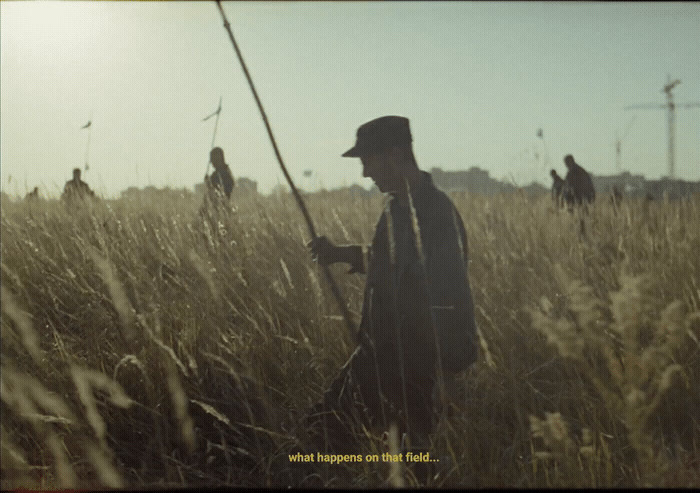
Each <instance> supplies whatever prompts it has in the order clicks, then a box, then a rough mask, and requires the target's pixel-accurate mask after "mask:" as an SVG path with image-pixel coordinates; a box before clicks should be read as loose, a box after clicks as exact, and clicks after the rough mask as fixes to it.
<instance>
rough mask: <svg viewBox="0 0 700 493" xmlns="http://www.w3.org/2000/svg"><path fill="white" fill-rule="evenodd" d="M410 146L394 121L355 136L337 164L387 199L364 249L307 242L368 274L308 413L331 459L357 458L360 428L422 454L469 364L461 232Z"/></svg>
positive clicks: (319, 253) (471, 350) (470, 330)
mask: <svg viewBox="0 0 700 493" xmlns="http://www.w3.org/2000/svg"><path fill="white" fill-rule="evenodd" d="M412 140H413V139H412V137H411V131H410V129H409V122H408V119H406V118H403V117H398V116H385V117H381V118H378V119H376V120H372V121H370V122H368V123H365V124H364V125H362V126H361V127H360V128H359V129H358V130H357V142H356V144H355V146H354V147H353V148H352V149H350V150H349V151H347V152H346V153H345V154H343V156H345V157H358V158H360V161H361V162H362V167H363V176H365V177H369V178H372V180H374V182H375V183H376V185H377V187H378V188H379V190H380V191H382V192H384V193H389V194H390V195H391V199H390V200H389V202H388V205H387V206H386V208H385V210H384V212H383V213H382V215H381V217H380V219H379V223H378V224H377V227H376V231H375V235H374V240H373V241H372V245H371V246H370V247H369V248H367V247H363V246H360V245H345V246H337V245H334V244H333V243H331V241H329V240H328V239H327V238H326V237H324V236H321V237H319V238H317V239H316V240H314V241H312V242H311V243H310V246H311V251H312V255H313V257H314V258H315V259H316V260H317V261H318V262H319V263H321V264H326V265H328V264H333V263H336V262H345V263H348V264H350V266H351V269H350V271H349V272H351V273H352V272H357V273H367V282H366V286H365V291H364V303H363V306H362V320H361V322H360V331H359V341H360V342H359V344H358V346H357V348H356V350H355V352H354V353H353V354H352V356H351V357H350V359H349V360H348V362H347V363H346V364H345V365H344V366H343V368H342V369H341V371H340V374H339V375H338V376H337V378H336V379H335V380H334V381H333V382H332V384H331V386H330V388H329V389H328V390H327V391H326V392H325V394H324V397H323V401H322V402H321V403H319V404H318V405H317V406H315V408H314V409H313V410H312V413H311V415H310V422H311V423H312V424H313V423H314V418H316V420H317V421H316V422H315V424H316V426H315V429H314V426H311V428H312V430H313V431H312V433H317V435H318V437H317V438H320V442H321V445H320V446H321V447H322V448H324V449H325V450H333V451H335V453H339V452H340V451H348V453H357V447H356V446H355V445H354V444H356V443H357V442H355V441H354V436H356V434H357V432H358V430H362V426H363V425H364V426H365V427H367V429H374V430H375V431H380V432H381V431H386V430H387V429H388V428H389V426H390V424H391V423H392V422H393V423H397V425H398V426H399V430H400V432H401V433H402V434H403V433H406V435H405V437H407V438H408V440H409V445H410V447H411V449H413V451H416V450H426V449H427V447H428V445H429V441H428V434H429V433H431V432H432V430H433V428H434V425H435V421H436V419H435V418H436V409H435V408H436V402H435V401H434V399H435V396H436V394H438V391H439V389H440V388H444V387H441V384H443V383H444V381H445V379H450V378H451V377H452V376H454V375H455V374H456V373H457V372H460V371H462V370H466V369H467V368H468V367H469V366H470V365H471V364H472V363H473V362H474V361H475V360H476V356H477V346H476V343H475V338H476V335H475V334H476V325H475V321H474V306H473V302H472V296H471V290H470V286H469V280H468V277H467V238H466V233H465V230H464V225H463V223H462V219H461V217H460V215H459V213H458V212H457V210H456V208H455V207H454V205H453V204H452V202H451V201H450V199H449V198H448V197H447V196H446V195H445V194H444V193H443V192H441V191H439V190H438V189H437V188H436V187H435V185H434V184H433V181H432V178H431V176H430V174H428V173H426V172H424V171H421V170H420V169H418V166H417V163H416V160H415V157H414V154H413V149H412ZM319 424H320V428H321V429H320V430H318V428H319V426H318V425H319ZM353 429H354V430H355V433H353ZM359 433H360V434H361V433H362V432H361V431H359ZM400 436H401V435H400Z"/></svg>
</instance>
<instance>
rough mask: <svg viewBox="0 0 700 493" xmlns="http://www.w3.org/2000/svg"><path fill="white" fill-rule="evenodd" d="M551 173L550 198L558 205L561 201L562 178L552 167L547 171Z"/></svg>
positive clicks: (562, 190)
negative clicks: (552, 181)
mask: <svg viewBox="0 0 700 493" xmlns="http://www.w3.org/2000/svg"><path fill="white" fill-rule="evenodd" d="M549 174H550V175H552V180H554V183H552V200H553V201H554V203H555V204H556V205H557V207H559V206H560V205H561V203H562V193H563V192H564V178H562V177H561V176H559V175H558V174H557V170H555V169H553V170H552V171H550V173H549Z"/></svg>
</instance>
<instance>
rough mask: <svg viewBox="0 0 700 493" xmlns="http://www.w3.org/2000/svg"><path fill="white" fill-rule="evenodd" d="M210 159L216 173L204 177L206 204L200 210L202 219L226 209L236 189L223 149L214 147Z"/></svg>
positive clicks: (203, 203)
mask: <svg viewBox="0 0 700 493" xmlns="http://www.w3.org/2000/svg"><path fill="white" fill-rule="evenodd" d="M209 159H210V160H211V164H212V165H213V166H214V172H213V173H212V174H211V175H210V176H205V177H204V185H205V190H204V202H202V206H201V207H200V209H199V214H200V216H202V217H205V216H211V214H216V213H217V211H219V210H222V209H225V208H226V207H225V206H227V205H228V202H229V199H230V198H231V192H232V191H233V187H234V184H235V183H234V180H233V173H231V168H230V167H229V165H228V164H226V161H225V160H224V151H223V149H221V147H214V148H213V149H212V150H211V152H210V153H209Z"/></svg>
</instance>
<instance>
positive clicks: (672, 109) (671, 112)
mask: <svg viewBox="0 0 700 493" xmlns="http://www.w3.org/2000/svg"><path fill="white" fill-rule="evenodd" d="M667 77H668V82H667V83H666V85H665V86H664V88H663V89H661V92H665V93H666V104H662V105H659V104H654V103H648V104H635V105H632V106H625V110H632V109H659V108H661V109H664V108H667V109H668V177H669V178H670V179H672V180H673V179H674V178H675V177H676V163H675V140H676V107H678V108H700V103H698V102H694V103H683V104H679V105H676V104H674V102H673V93H672V92H671V91H672V90H673V88H674V87H676V86H677V85H678V84H680V83H681V81H680V79H676V80H674V81H671V76H670V75H668V76H667Z"/></svg>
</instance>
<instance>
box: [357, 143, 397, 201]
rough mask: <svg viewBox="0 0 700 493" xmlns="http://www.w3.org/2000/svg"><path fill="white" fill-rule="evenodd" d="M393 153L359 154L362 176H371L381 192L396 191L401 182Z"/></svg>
mask: <svg viewBox="0 0 700 493" xmlns="http://www.w3.org/2000/svg"><path fill="white" fill-rule="evenodd" d="M393 154H394V153H392V152H391V151H385V152H378V153H374V154H368V155H365V156H360V161H362V176H364V177H365V178H372V180H373V181H374V183H376V185H377V188H379V191H381V192H383V193H385V192H395V191H397V190H398V187H399V185H400V183H401V176H400V174H399V173H398V172H397V164H396V160H395V159H393V157H394V155H393Z"/></svg>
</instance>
